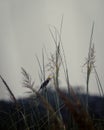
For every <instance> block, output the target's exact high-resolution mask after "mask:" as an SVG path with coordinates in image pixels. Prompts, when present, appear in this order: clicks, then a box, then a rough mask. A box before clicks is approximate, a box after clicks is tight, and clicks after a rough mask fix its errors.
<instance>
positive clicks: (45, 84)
mask: <svg viewBox="0 0 104 130" xmlns="http://www.w3.org/2000/svg"><path fill="white" fill-rule="evenodd" d="M50 80H51V77H50V76H49V77H48V78H47V79H46V80H45V81H44V82H43V83H42V84H41V86H40V88H39V90H38V92H39V91H40V90H41V89H43V88H45V87H46V86H47V85H48V83H49V81H50Z"/></svg>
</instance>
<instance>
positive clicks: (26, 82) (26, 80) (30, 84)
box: [21, 68, 34, 88]
mask: <svg viewBox="0 0 104 130" xmlns="http://www.w3.org/2000/svg"><path fill="white" fill-rule="evenodd" d="M21 69H22V74H23V76H24V80H23V85H24V87H27V88H32V87H33V86H34V82H32V80H31V76H30V75H29V74H28V73H27V72H26V70H25V69H24V68H21Z"/></svg>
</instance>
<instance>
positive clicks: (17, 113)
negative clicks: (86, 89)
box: [0, 90, 104, 130]
mask: <svg viewBox="0 0 104 130" xmlns="http://www.w3.org/2000/svg"><path fill="white" fill-rule="evenodd" d="M47 91H48V99H49V100H48V102H49V103H50V104H51V105H52V107H53V108H54V110H56V109H57V108H56V103H55V102H56V101H55V98H54V97H55V95H56V94H55V91H53V90H47ZM64 94H65V95H66V96H67V97H68V93H67V92H65V91H64ZM79 96H80V98H81V100H82V101H81V102H82V104H83V105H84V102H85V97H86V96H85V95H84V94H80V95H79ZM17 104H18V106H16V104H14V103H12V102H9V101H0V130H27V129H28V130H47V129H48V125H51V124H50V123H52V120H49V121H51V122H48V114H47V111H46V109H45V107H44V104H43V103H42V102H41V100H40V99H39V98H38V97H37V99H36V97H34V96H31V97H30V98H24V99H18V101H17ZM88 111H89V113H90V115H91V119H92V121H93V125H94V127H95V128H96V129H97V130H104V98H101V97H98V96H89V109H88ZM60 112H61V115H62V119H63V122H64V124H65V127H66V128H67V130H71V129H77V128H78V125H77V124H76V123H75V122H73V118H72V115H71V113H70V112H69V111H68V109H67V107H66V106H65V105H63V101H62V100H61V99H60ZM56 114H57V115H58V111H56ZM51 118H52V117H51ZM79 120H80V119H79ZM68 122H69V123H68ZM56 123H57V122H56ZM83 125H84V124H83Z"/></svg>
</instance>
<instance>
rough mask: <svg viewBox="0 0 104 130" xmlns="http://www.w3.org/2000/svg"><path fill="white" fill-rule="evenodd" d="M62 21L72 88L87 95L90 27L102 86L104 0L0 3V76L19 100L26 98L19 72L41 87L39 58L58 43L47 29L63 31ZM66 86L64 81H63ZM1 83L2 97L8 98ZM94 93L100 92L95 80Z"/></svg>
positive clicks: (0, 93) (39, 0)
mask: <svg viewBox="0 0 104 130" xmlns="http://www.w3.org/2000/svg"><path fill="white" fill-rule="evenodd" d="M62 15H64V20H63V28H62V42H63V47H64V50H65V54H66V59H67V64H68V69H69V76H70V82H71V84H72V85H73V86H76V85H78V86H79V85H82V86H84V89H85V81H86V79H85V74H84V73H82V72H81V69H82V67H81V66H82V65H83V64H84V63H85V57H87V53H88V47H89V39H90V33H91V26H92V22H93V21H94V22H95V28H94V35H93V42H94V43H95V50H96V69H97V71H98V73H99V77H100V79H101V82H102V85H104V81H103V76H104V72H103V70H104V60H103V56H104V53H103V52H104V51H103V48H104V1H103V0H0V74H1V75H2V76H3V77H4V78H5V80H6V81H7V83H8V84H9V85H10V88H11V89H12V91H13V92H14V94H16V95H17V96H21V95H23V94H24V93H23V92H24V91H25V90H24V89H23V88H22V87H21V86H22V85H21V84H22V75H21V67H24V68H25V69H26V70H27V71H28V72H29V73H30V74H31V75H32V77H33V78H34V79H35V81H36V86H38V85H39V82H38V65H37V63H36V58H35V54H37V55H38V56H39V57H40V56H41V52H42V48H43V47H44V46H46V49H47V51H48V53H50V52H53V50H54V43H53V42H52V38H51V37H50V34H49V25H55V26H56V27H57V28H58V29H59V27H60V22H61V17H62ZM61 83H62V85H64V80H62V79H61ZM3 87H4V86H3V84H2V82H1V81H0V97H1V98H5V97H7V95H8V94H7V91H6V89H3ZM90 92H91V93H95V94H96V93H97V92H98V89H97V86H96V82H95V80H94V74H92V75H91V82H90Z"/></svg>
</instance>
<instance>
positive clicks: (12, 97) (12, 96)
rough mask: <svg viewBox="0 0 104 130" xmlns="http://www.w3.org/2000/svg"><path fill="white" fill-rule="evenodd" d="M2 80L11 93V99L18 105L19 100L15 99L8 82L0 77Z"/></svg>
mask: <svg viewBox="0 0 104 130" xmlns="http://www.w3.org/2000/svg"><path fill="white" fill-rule="evenodd" d="M0 78H1V80H2V82H3V83H4V85H5V87H6V88H7V90H8V92H9V94H10V97H11V100H12V101H13V102H14V103H15V104H17V100H16V98H15V96H14V94H13V92H12V90H11V89H10V87H9V86H8V84H7V83H6V81H5V80H4V79H3V77H2V76H1V75H0Z"/></svg>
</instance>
